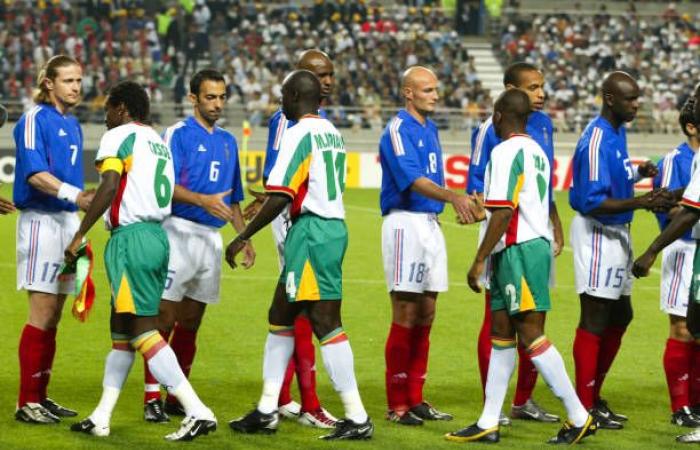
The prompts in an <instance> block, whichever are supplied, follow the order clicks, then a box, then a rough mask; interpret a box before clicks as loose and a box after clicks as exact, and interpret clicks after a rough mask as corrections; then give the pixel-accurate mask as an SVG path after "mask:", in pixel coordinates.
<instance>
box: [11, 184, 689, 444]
mask: <svg viewBox="0 0 700 450" xmlns="http://www.w3.org/2000/svg"><path fill="white" fill-rule="evenodd" d="M0 195H5V196H9V195H10V188H9V186H3V187H2V188H1V189H0ZM247 201H248V199H246V202H247ZM557 203H558V205H559V210H560V214H561V216H562V219H563V222H564V227H565V235H566V241H567V248H566V251H565V252H564V253H563V254H562V255H561V256H560V257H559V258H558V259H557V262H556V265H557V271H556V288H554V289H553V292H552V303H553V310H552V311H551V312H550V314H549V317H548V320H547V336H548V337H549V338H550V340H551V341H552V342H553V343H554V344H555V345H556V346H557V348H558V349H559V351H560V352H561V353H562V355H563V357H564V361H565V364H566V366H567V369H568V371H569V374H570V375H571V376H572V377H573V360H572V356H571V350H572V343H573V338H574V333H575V328H576V325H577V322H578V316H579V308H578V298H577V296H576V293H575V290H574V279H573V270H572V267H573V259H572V254H571V251H570V246H569V245H568V244H569V242H568V241H569V236H568V231H569V224H570V222H571V218H572V217H573V213H572V211H571V209H570V208H569V207H568V202H567V196H566V193H558V194H557ZM345 204H346V209H347V223H348V227H349V235H350V244H349V248H348V253H347V254H346V257H345V264H344V301H343V318H344V328H345V330H346V331H347V333H348V335H349V337H350V343H351V344H352V348H353V351H354V354H355V370H356V373H357V378H358V382H359V386H360V392H361V394H362V398H363V400H364V403H365V406H366V408H367V410H368V412H369V414H370V416H371V417H372V419H373V420H374V423H375V435H374V438H373V439H372V440H371V441H369V442H348V443H339V442H331V443H329V442H322V441H319V440H318V439H317V436H319V435H321V434H324V433H323V430H317V429H313V428H308V427H304V426H302V425H298V424H297V423H295V422H291V421H289V420H284V421H282V423H281V425H280V428H279V431H278V432H277V434H276V435H274V436H242V435H239V434H234V433H233V432H232V431H231V430H230V429H229V428H228V424H227V422H228V421H229V420H231V419H232V418H235V417H238V416H240V415H242V414H244V413H246V412H248V411H249V410H250V409H251V408H253V406H254V403H255V402H256V401H257V400H258V397H259V394H260V389H261V372H262V370H261V368H262V352H263V345H264V340H265V336H266V334H267V309H268V306H269V303H270V298H271V295H272V292H273V289H274V285H275V283H276V280H277V274H278V267H277V260H276V253H275V251H274V249H273V243H272V237H271V233H270V231H269V230H268V229H265V230H262V231H261V232H260V233H259V234H258V235H257V236H256V237H255V238H254V245H255V248H256V251H257V262H256V264H255V267H253V268H252V269H250V270H247V271H245V270H242V269H237V270H236V271H232V270H230V269H229V268H228V266H225V267H224V269H223V279H222V286H221V303H220V304H219V305H215V306H211V307H209V308H208V311H207V314H206V316H205V318H204V322H203V324H202V327H201V329H200V333H199V337H198V351H197V356H196V359H195V363H194V366H193V369H192V374H191V381H192V384H193V386H194V388H195V389H196V391H197V392H198V393H199V395H200V396H201V398H202V399H203V400H204V402H205V403H206V404H207V405H208V406H210V407H211V408H212V410H213V411H214V412H215V414H216V416H217V418H218V420H219V429H218V431H217V432H216V433H214V434H213V435H210V436H207V437H203V438H200V439H198V440H196V441H195V442H193V443H191V444H188V445H191V446H194V447H198V448H203V447H211V448H236V449H244V448H250V449H267V448H269V449H275V450H280V449H306V448H319V449H326V448H358V449H359V448H367V449H369V448H373V449H374V448H377V449H378V448H381V449H394V448H402V449H433V448H458V447H459V446H460V445H464V444H456V443H451V442H447V441H445V440H444V438H443V435H444V434H445V433H447V432H450V431H454V430H456V429H458V428H461V427H462V426H465V425H467V424H470V423H472V422H474V421H475V420H476V419H477V418H478V416H479V414H480V411H481V405H482V393H481V385H480V382H479V375H478V369H477V359H476V338H477V335H478V332H479V327H480V325H481V320H482V317H483V309H484V300H483V295H482V294H479V295H477V294H474V293H472V292H471V291H469V290H468V288H467V286H466V283H465V273H466V270H467V268H468V266H469V264H470V263H471V259H472V257H473V255H474V252H475V250H476V239H477V226H467V227H461V226H458V225H456V224H455V221H454V212H453V211H452V209H451V207H449V206H448V207H447V208H446V211H445V213H444V214H443V215H442V218H441V220H442V224H443V230H444V233H445V238H446V240H447V246H448V253H449V275H450V290H449V291H448V292H446V293H444V294H441V295H440V298H439V300H438V311H437V317H436V319H435V324H434V326H433V331H432V335H431V353H430V363H429V370H428V380H427V384H426V389H425V397H426V399H427V400H429V401H430V402H432V403H433V404H434V405H435V406H436V407H438V408H439V409H441V410H444V411H447V412H450V413H452V414H454V416H455V419H454V420H453V421H452V422H433V423H426V424H425V425H424V426H422V427H417V428H407V427H402V426H399V425H396V424H393V423H388V422H387V421H386V420H385V419H384V414H385V410H386V396H385V391H384V343H385V340H386V336H387V333H388V330H389V323H390V320H391V315H390V305H389V300H388V295H387V292H386V287H385V284H384V274H383V269H382V261H381V247H380V237H381V234H380V230H381V217H380V214H379V210H378V191H377V190H349V191H348V192H346V195H345ZM15 222H16V216H9V217H0V233H1V234H0V236H2V248H3V249H4V251H2V252H0V282H1V283H2V284H1V286H2V306H3V312H4V314H3V322H2V326H1V327H0V342H3V345H2V347H1V348H0V448H2V449H10V448H28V449H44V448H91V449H92V448H115V449H116V448H138V447H141V448H172V447H173V446H178V445H179V444H176V443H168V442H166V441H164V440H163V436H164V435H165V434H167V433H169V432H171V431H173V430H175V429H177V427H178V423H179V422H178V420H177V419H178V418H173V420H172V421H171V422H170V423H167V424H150V423H146V422H144V421H143V411H142V395H143V394H142V389H143V370H142V359H141V358H140V357H138V356H137V359H136V362H135V364H134V367H133V369H132V371H131V374H130V376H129V379H128V380H127V382H126V385H125V387H124V390H123V391H122V395H121V397H120V400H119V403H118V405H117V408H116V410H115V412H114V415H113V417H112V427H111V433H112V434H111V436H109V437H108V438H95V437H92V436H86V435H79V434H76V433H71V432H70V431H69V429H68V426H69V424H71V423H73V422H74V421H75V420H72V419H68V420H64V421H63V422H62V423H60V424H58V425H50V426H32V425H26V424H20V423H18V422H16V421H15V420H14V418H13V412H14V408H15V402H16V393H17V385H18V378H19V375H18V362H17V343H18V340H19V334H20V331H21V329H22V326H23V324H24V323H25V320H26V315H27V301H26V294H25V293H24V292H18V291H16V290H15ZM102 228H103V227H102V224H101V223H99V224H97V225H96V226H95V227H94V229H93V231H92V232H91V233H90V235H89V237H90V238H91V239H92V241H93V246H94V249H95V252H96V268H95V282H96V287H97V299H96V303H95V306H94V310H93V312H92V314H91V316H90V318H89V320H88V321H87V322H86V323H79V322H78V321H76V320H75V319H74V318H73V317H71V313H70V306H68V305H67V306H66V308H65V309H64V316H63V320H62V323H61V326H60V331H59V334H58V351H57V356H56V361H55V363H54V367H53V375H52V379H51V385H50V387H49V395H50V396H51V397H52V398H54V399H55V400H56V401H58V402H59V403H62V404H65V405H66V406H69V407H71V408H75V409H77V410H78V411H79V416H78V418H77V419H81V418H83V417H85V416H87V415H88V414H89V413H90V412H91V411H92V409H93V408H94V407H95V405H96V404H97V401H98V400H99V397H100V393H101V385H102V373H103V367H104V360H105V356H106V355H107V353H108V352H109V349H110V336H109V330H108V315H109V294H108V288H107V284H106V277H105V273H104V266H103V263H102V255H103V253H104V243H105V241H106V239H107V233H106V232H105V231H103V230H102ZM657 230H658V228H657V225H656V222H655V220H654V218H653V216H652V215H651V214H650V213H646V212H638V213H637V214H636V215H635V222H634V224H633V227H632V234H633V239H634V244H635V251H636V253H637V254H639V253H640V252H641V251H642V250H643V249H644V248H646V245H648V243H649V242H650V241H651V239H653V237H654V236H656V234H657ZM232 236H233V233H232V230H231V229H226V230H225V233H224V242H227V241H228V240H229V239H230V238H231V237H232ZM657 268H658V261H657ZM658 285H659V271H658V270H657V269H655V271H654V272H653V273H652V274H651V276H650V277H649V278H647V279H644V280H641V281H637V282H636V283H635V285H634V291H633V297H632V301H633V304H634V310H635V319H634V321H633V322H632V324H631V326H630V328H629V330H628V333H627V334H626V335H625V338H624V341H623V345H622V349H621V351H620V353H619V356H618V358H617V360H616V361H615V364H614V365H613V367H612V370H611V372H610V374H609V375H608V378H607V381H606V383H605V386H604V389H603V395H604V397H605V398H606V399H607V400H608V401H609V403H610V405H611V407H612V408H613V409H614V410H615V411H619V412H622V413H625V414H627V415H629V417H630V420H629V422H627V423H626V424H625V429H624V430H622V431H607V430H601V431H599V432H598V434H597V435H596V436H594V437H592V438H590V439H587V440H586V442H585V446H586V448H599V449H608V448H635V449H638V448H668V447H671V446H676V445H677V444H675V442H674V436H675V435H677V434H680V433H683V432H685V431H687V429H681V428H679V427H676V426H673V425H671V424H670V423H669V419H670V410H669V400H668V392H667V388H666V383H665V378H664V375H663V367H662V354H663V350H664V344H665V340H666V338H667V333H668V331H667V330H668V319H667V318H666V317H665V316H664V315H663V314H662V313H661V312H660V311H659V300H658ZM316 366H317V368H318V372H317V375H318V376H317V378H318V393H319V397H320V399H321V402H322V404H323V405H324V406H325V407H326V408H327V409H328V410H329V411H331V412H332V413H333V414H335V415H337V416H342V406H341V404H340V401H339V399H338V396H337V395H336V394H335V392H334V391H333V388H332V386H331V384H330V381H329V379H328V377H327V375H326V373H325V370H324V368H323V363H322V360H321V358H320V354H318V352H317V359H316ZM514 382H515V376H514V377H513V379H512V381H511V389H510V391H509V394H508V396H507V397H506V405H505V407H504V408H505V410H506V411H509V410H510V401H511V400H512V395H513V389H512V388H513V385H514ZM294 395H295V398H297V399H298V395H297V394H296V386H295V387H294ZM534 398H535V399H536V400H537V401H538V402H539V403H540V404H541V405H542V406H544V407H546V408H547V409H548V410H550V411H552V412H555V413H557V414H560V415H561V416H565V412H564V409H563V407H562V406H561V404H560V402H559V401H558V400H557V399H556V398H554V397H553V395H552V394H551V392H550V391H549V389H548V388H547V386H546V385H545V384H544V382H543V380H542V378H541V377H540V378H539V380H538V385H537V388H536V390H535V393H534ZM558 429H559V426H558V425H556V424H540V423H532V422H523V421H515V422H514V423H513V425H512V426H511V427H504V428H502V430H501V443H500V444H499V446H500V447H502V448H521V449H524V448H542V447H543V446H544V442H545V441H546V440H547V439H548V438H549V437H551V436H553V435H554V434H556V432H557V430H558Z"/></svg>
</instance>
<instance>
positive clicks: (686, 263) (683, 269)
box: [661, 239, 695, 317]
mask: <svg viewBox="0 0 700 450" xmlns="http://www.w3.org/2000/svg"><path fill="white" fill-rule="evenodd" d="M694 256H695V241H684V240H683V239H678V240H677V241H675V242H673V243H672V244H671V245H669V246H668V247H666V248H665V249H664V251H663V252H662V254H661V311H663V312H665V313H666V314H673V315H674V316H680V317H685V315H686V312H687V311H688V298H690V282H691V281H692V280H693V257H694Z"/></svg>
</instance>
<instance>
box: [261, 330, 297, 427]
mask: <svg viewBox="0 0 700 450" xmlns="http://www.w3.org/2000/svg"><path fill="white" fill-rule="evenodd" d="M292 353H294V335H293V334H274V333H268V334H267V340H266V341H265V355H264V356H263V390H262V395H261V396H260V401H259V402H258V411H260V412H261V413H264V414H270V413H272V412H274V411H277V402H278V401H279V396H280V389H282V383H283V382H284V374H285V372H286V371H287V365H288V364H289V358H291V357H292Z"/></svg>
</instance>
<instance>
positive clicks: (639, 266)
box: [632, 250, 656, 278]
mask: <svg viewBox="0 0 700 450" xmlns="http://www.w3.org/2000/svg"><path fill="white" fill-rule="evenodd" d="M654 261H656V253H653V252H650V251H649V250H647V251H646V252H644V254H642V256H640V257H639V258H637V259H636V260H635V261H634V264H633V265H632V275H634V276H635V277H637V278H642V277H646V276H648V275H649V269H650V268H651V266H653V265H654Z"/></svg>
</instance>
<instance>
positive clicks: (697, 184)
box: [681, 152, 700, 239]
mask: <svg viewBox="0 0 700 450" xmlns="http://www.w3.org/2000/svg"><path fill="white" fill-rule="evenodd" d="M698 155H700V153H697V152H696V153H695V156H694V157H693V163H692V165H691V168H690V181H689V182H688V186H687V187H686V188H685V191H683V198H682V199H681V205H683V206H685V207H688V208H693V209H700V160H699V159H698ZM692 236H693V239H700V222H698V223H696V224H695V225H694V226H693V232H692Z"/></svg>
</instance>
